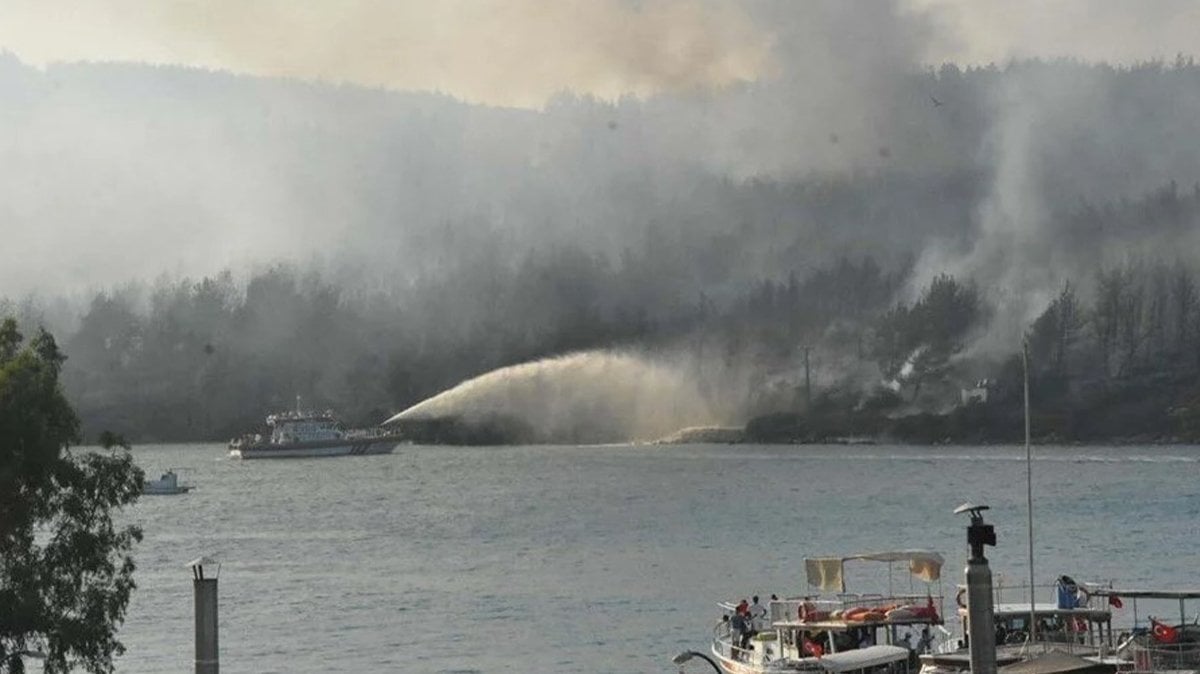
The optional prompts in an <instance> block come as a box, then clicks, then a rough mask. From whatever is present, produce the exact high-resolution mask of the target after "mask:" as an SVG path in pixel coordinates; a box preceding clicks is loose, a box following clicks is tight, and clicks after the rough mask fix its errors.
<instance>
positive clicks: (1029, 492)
mask: <svg viewBox="0 0 1200 674" xmlns="http://www.w3.org/2000/svg"><path fill="white" fill-rule="evenodd" d="M1021 363H1022V365H1024V369H1025V503H1026V505H1027V506H1028V511H1029V629H1028V633H1029V643H1031V644H1032V643H1034V642H1035V641H1037V620H1036V607H1035V605H1034V599H1035V597H1036V593H1035V592H1034V587H1033V579H1034V576H1033V450H1032V449H1031V447H1032V443H1030V441H1029V338H1028V337H1026V338H1025V339H1024V340H1022V342H1021Z"/></svg>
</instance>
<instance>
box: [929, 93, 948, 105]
mask: <svg viewBox="0 0 1200 674" xmlns="http://www.w3.org/2000/svg"><path fill="white" fill-rule="evenodd" d="M929 100H931V101H933V107H935V108H940V107H942V106H943V105H945V103H943V102H941V101H939V100H938V99H936V98H934V97H933V94H929Z"/></svg>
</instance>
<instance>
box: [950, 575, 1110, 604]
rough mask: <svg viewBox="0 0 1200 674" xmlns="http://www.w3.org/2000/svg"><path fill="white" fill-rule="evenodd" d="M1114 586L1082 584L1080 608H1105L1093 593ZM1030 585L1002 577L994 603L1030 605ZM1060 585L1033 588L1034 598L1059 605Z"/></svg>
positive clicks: (995, 589)
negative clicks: (1094, 597) (1009, 581)
mask: <svg viewBox="0 0 1200 674" xmlns="http://www.w3.org/2000/svg"><path fill="white" fill-rule="evenodd" d="M1111 586H1112V583H1111V582H1107V581H1105V582H1080V583H1077V587H1078V589H1079V590H1080V592H1081V595H1082V596H1081V598H1082V600H1083V603H1082V604H1081V605H1080V606H1079V608H1103V607H1105V606H1106V605H1107V604H1106V603H1105V602H1104V599H1103V598H1102V597H1097V598H1096V599H1095V600H1093V599H1092V592H1093V591H1097V590H1103V589H1105V588H1109V587H1111ZM1029 587H1030V586H1029V584H1028V583H1020V582H1018V583H1012V584H1009V583H1005V581H1004V578H1003V577H1001V578H999V579H997V580H995V581H994V582H993V584H992V603H993V604H994V605H996V606H999V605H1001V604H1028V603H1029V599H1030V590H1029ZM1058 588H1059V584H1058V583H1039V584H1035V585H1034V586H1033V598H1034V600H1035V601H1037V600H1040V602H1039V603H1057V600H1058ZM966 589H967V586H966V585H962V584H960V585H958V591H959V594H963V593H965V592H966Z"/></svg>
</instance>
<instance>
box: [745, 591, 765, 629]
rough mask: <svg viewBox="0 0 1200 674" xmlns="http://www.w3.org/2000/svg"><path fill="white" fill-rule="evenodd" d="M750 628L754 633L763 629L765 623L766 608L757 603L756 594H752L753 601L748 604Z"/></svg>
mask: <svg viewBox="0 0 1200 674" xmlns="http://www.w3.org/2000/svg"><path fill="white" fill-rule="evenodd" d="M749 610H750V629H751V630H753V631H754V633H755V634H757V633H759V632H761V631H762V630H763V625H764V624H766V617H767V609H766V607H764V606H763V605H762V604H760V603H758V595H754V603H753V604H750V609H749Z"/></svg>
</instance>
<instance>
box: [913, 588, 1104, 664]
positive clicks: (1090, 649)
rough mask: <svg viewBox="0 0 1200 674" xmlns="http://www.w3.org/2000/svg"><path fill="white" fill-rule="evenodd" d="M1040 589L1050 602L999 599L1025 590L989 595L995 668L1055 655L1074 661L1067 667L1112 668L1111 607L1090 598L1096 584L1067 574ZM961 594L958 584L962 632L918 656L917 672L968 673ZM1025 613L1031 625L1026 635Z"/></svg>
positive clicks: (963, 590)
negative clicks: (1050, 592) (1045, 590)
mask: <svg viewBox="0 0 1200 674" xmlns="http://www.w3.org/2000/svg"><path fill="white" fill-rule="evenodd" d="M1042 587H1043V586H1041V585H1039V586H1038V588H1042ZM1045 587H1047V588H1051V589H1052V590H1053V591H1054V592H1055V594H1056V601H1053V602H1036V601H1035V602H1034V603H1033V605H1032V606H1031V605H1030V603H1029V600H1028V599H1024V598H1022V599H1020V600H1018V601H1015V602H1014V601H1008V602H1005V601H1001V599H1002V597H1001V593H1002V592H1008V593H1012V592H1014V591H1015V592H1018V593H1021V592H1024V593H1025V595H1026V596H1028V592H1027V591H1028V586H1016V587H1009V588H996V589H995V590H994V591H993V593H994V594H993V598H994V601H993V604H992V616H993V617H992V621H993V625H994V626H995V631H996V634H995V647H996V665H997V666H998V667H1001V668H1005V667H1009V666H1014V667H1015V666H1016V665H1017V664H1018V663H1025V662H1029V661H1030V660H1031V659H1032V658H1035V657H1040V656H1043V655H1046V654H1051V653H1057V654H1063V655H1069V656H1071V657H1073V658H1075V660H1073V661H1072V663H1073V666H1080V667H1082V666H1084V665H1085V664H1086V666H1088V667H1090V668H1095V669H1098V670H1106V671H1114V670H1116V669H1117V668H1118V664H1119V663H1120V659H1119V658H1117V657H1116V655H1115V651H1116V647H1115V646H1114V643H1115V641H1114V632H1113V614H1112V607H1111V605H1110V604H1108V603H1107V602H1104V601H1100V600H1098V599H1096V600H1093V595H1094V596H1096V597H1099V596H1101V594H1102V593H1103V590H1102V589H1101V587H1102V586H1101V585H1099V584H1092V583H1079V584H1076V583H1075V581H1073V580H1071V579H1070V577H1069V576H1062V577H1061V578H1060V579H1059V580H1058V581H1056V582H1055V584H1054V585H1052V586H1045ZM966 591H967V590H966V586H960V587H959V591H958V596H957V597H956V600H955V601H956V603H957V604H958V616H959V618H960V621H961V624H962V626H963V634H962V635H960V636H959V638H957V639H955V640H951V641H949V642H947V643H945V644H943V648H941V649H939V650H938V651H937V652H934V653H928V654H924V655H922V656H921V665H922V666H921V674H967V672H969V670H970V649H969V648H968V645H967V639H966V636H965V633H966V624H967V605H966V600H965V597H966ZM1031 614H1032V616H1033V620H1034V623H1033V625H1034V627H1035V629H1033V630H1032V634H1031V633H1030V632H1031V630H1030V615H1031ZM1031 637H1032V640H1031ZM1044 664H1045V663H1043V665H1044ZM1060 664H1064V665H1066V664H1071V663H1060Z"/></svg>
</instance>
